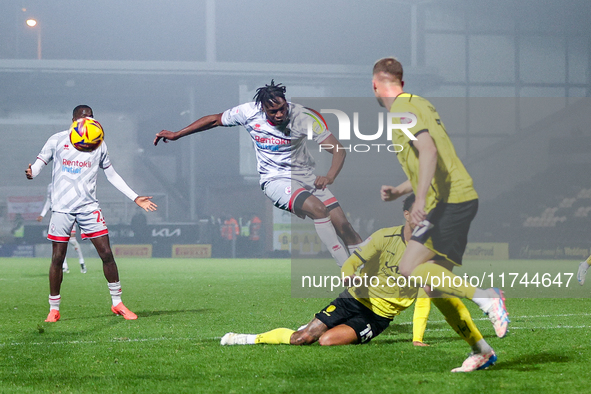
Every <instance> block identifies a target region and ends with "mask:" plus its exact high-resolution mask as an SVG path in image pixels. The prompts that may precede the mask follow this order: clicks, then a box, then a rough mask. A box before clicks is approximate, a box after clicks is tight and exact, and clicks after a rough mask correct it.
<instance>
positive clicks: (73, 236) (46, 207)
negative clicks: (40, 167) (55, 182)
mask: <svg viewBox="0 0 591 394" xmlns="http://www.w3.org/2000/svg"><path fill="white" fill-rule="evenodd" d="M51 189H52V187H51V183H50V184H49V185H47V198H46V199H45V204H44V205H43V209H42V210H41V213H40V214H39V216H38V217H37V221H38V222H41V221H42V220H43V218H44V217H45V215H46V214H47V212H48V211H49V209H50V208H51ZM70 245H72V247H73V248H74V250H75V251H76V253H78V261H79V262H80V272H82V273H83V274H85V273H86V264H84V256H83V255H82V250H81V249H80V244H79V243H78V240H77V239H76V226H74V227H72V233H71V236H70ZM62 271H64V272H65V273H70V269H69V268H68V259H67V258H66V257H64V265H63V266H62Z"/></svg>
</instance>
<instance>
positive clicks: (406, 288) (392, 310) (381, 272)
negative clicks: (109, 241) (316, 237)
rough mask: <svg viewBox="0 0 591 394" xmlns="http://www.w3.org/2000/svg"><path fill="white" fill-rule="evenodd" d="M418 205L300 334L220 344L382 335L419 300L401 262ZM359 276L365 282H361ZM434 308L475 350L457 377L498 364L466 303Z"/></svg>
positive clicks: (233, 337) (379, 240)
mask: <svg viewBox="0 0 591 394" xmlns="http://www.w3.org/2000/svg"><path fill="white" fill-rule="evenodd" d="M413 201H414V195H411V196H409V197H408V198H407V199H406V200H405V201H404V217H405V219H406V223H405V225H404V226H397V227H390V228H383V229H381V230H378V231H376V232H375V233H373V234H372V235H371V237H369V238H368V239H367V240H366V241H365V242H364V243H363V244H362V246H361V247H360V248H359V249H357V250H356V251H355V252H354V253H353V254H352V255H351V256H350V257H349V258H348V259H347V260H346V262H345V264H344V265H343V267H342V269H341V272H342V274H343V276H344V277H346V278H348V279H349V281H350V282H351V283H350V284H353V286H352V287H350V288H349V289H347V290H345V291H344V292H342V293H341V294H340V295H339V297H338V298H337V299H335V300H334V301H332V302H331V303H330V304H329V305H327V306H326V307H325V308H324V309H322V310H321V311H320V312H318V313H317V314H316V315H315V317H314V319H312V321H311V322H310V323H308V324H307V325H306V326H304V327H302V328H300V329H299V330H298V331H294V330H290V329H288V328H277V329H274V330H271V331H268V332H265V333H262V334H258V335H257V334H236V333H232V332H230V333H227V334H225V335H224V336H223V337H222V339H221V342H220V343H221V344H222V345H254V344H272V345H278V344H287V345H308V344H312V343H314V342H319V343H320V345H323V346H326V345H350V344H359V343H367V342H369V341H370V340H371V339H372V338H374V337H376V336H378V335H379V334H380V333H381V332H382V331H384V330H385V329H386V328H387V327H388V325H389V324H390V322H391V321H392V319H393V318H394V317H395V316H396V315H398V314H399V313H400V312H402V311H403V310H405V309H406V308H408V307H409V306H410V305H411V304H412V303H413V301H414V299H415V298H416V297H417V291H418V290H417V288H416V287H413V286H410V285H408V281H407V280H406V279H405V278H404V277H402V276H401V275H400V273H399V261H400V258H401V257H402V255H403V253H404V250H405V249H406V243H407V241H409V240H410V237H411V233H412V226H411V225H410V223H409V218H410V208H411V206H412V203H413ZM355 277H357V278H358V279H362V278H366V279H365V280H364V281H357V280H356V279H354V278H355ZM367 278H369V279H367ZM374 278H375V280H374ZM361 282H362V283H361ZM356 283H359V285H356ZM427 300H428V299H427ZM433 303H434V304H435V305H436V306H437V307H438V308H439V309H440V310H441V312H442V313H443V314H444V315H445V317H446V320H447V322H448V323H449V325H450V326H451V327H452V328H453V329H454V330H455V331H456V332H457V333H458V334H459V335H460V336H461V337H462V338H463V339H464V340H465V341H466V342H467V343H468V344H469V345H470V346H471V347H472V351H473V353H472V354H471V355H470V356H469V357H468V358H467V359H466V360H465V361H464V363H463V364H462V366H461V367H458V368H455V369H453V370H452V372H471V371H474V370H478V369H485V368H488V367H489V366H491V365H493V364H494V363H495V361H496V360H497V356H496V355H495V352H494V351H493V349H492V348H491V347H490V346H489V345H488V343H487V342H486V341H485V340H484V339H483V337H482V335H481V334H480V331H478V328H476V326H475V325H474V322H473V321H472V317H471V316H470V312H469V311H468V309H467V308H466V306H465V305H464V304H463V303H462V301H461V300H459V299H458V298H451V297H445V298H437V299H433Z"/></svg>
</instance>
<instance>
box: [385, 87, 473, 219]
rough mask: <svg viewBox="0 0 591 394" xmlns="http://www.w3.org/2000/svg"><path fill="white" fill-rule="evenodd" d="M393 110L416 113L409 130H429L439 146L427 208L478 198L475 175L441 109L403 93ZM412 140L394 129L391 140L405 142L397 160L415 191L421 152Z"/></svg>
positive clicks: (413, 131) (395, 101)
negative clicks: (457, 147) (460, 153)
mask: <svg viewBox="0 0 591 394" xmlns="http://www.w3.org/2000/svg"><path fill="white" fill-rule="evenodd" d="M390 112H392V113H400V112H411V113H412V114H414V115H415V116H416V117H417V124H416V125H415V126H414V127H412V128H410V129H409V131H410V132H411V133H412V134H413V135H415V136H416V135H418V134H419V133H422V132H425V131H426V132H428V133H429V135H430V136H431V138H432V139H433V142H434V143H435V146H436V147H437V168H436V170H435V175H434V177H433V180H432V181H431V187H430V188H429V191H428V192H427V199H426V204H425V211H426V212H429V211H430V210H431V209H433V207H435V205H437V203H439V202H446V203H461V202H466V201H471V200H475V199H477V198H478V194H477V193H476V190H474V186H473V183H472V178H471V177H470V174H468V171H466V168H465V167H464V165H463V164H462V162H461V161H460V159H459V158H458V155H457V153H456V150H455V148H454V146H453V144H452V143H451V140H450V139H449V136H448V135H447V131H446V130H445V126H444V125H443V122H442V121H441V118H440V117H439V113H437V110H436V109H435V107H434V106H433V105H432V104H431V103H430V102H429V101H428V100H426V99H424V98H423V97H420V96H416V95H413V94H410V93H402V94H401V95H399V96H398V97H396V99H395V100H394V103H393V104H392V107H391V108H390ZM393 122H394V123H398V124H402V123H404V122H401V121H400V119H399V118H394V119H393ZM412 142H413V141H412V140H410V138H409V137H407V136H406V135H405V134H404V133H403V132H402V131H400V130H394V131H393V132H392V143H393V144H400V145H402V146H403V149H402V151H401V152H399V153H397V156H398V161H400V164H401V165H402V169H403V170H404V172H405V173H406V176H407V177H408V179H409V180H410V182H411V184H412V188H413V190H415V191H416V190H417V184H418V179H419V155H418V151H417V149H416V148H415V147H414V146H413V144H412Z"/></svg>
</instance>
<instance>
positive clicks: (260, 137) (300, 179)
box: [154, 80, 362, 266]
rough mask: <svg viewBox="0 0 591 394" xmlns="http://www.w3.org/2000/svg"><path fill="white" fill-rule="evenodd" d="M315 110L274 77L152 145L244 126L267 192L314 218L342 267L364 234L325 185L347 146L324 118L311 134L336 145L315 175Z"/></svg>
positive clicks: (333, 175)
mask: <svg viewBox="0 0 591 394" xmlns="http://www.w3.org/2000/svg"><path fill="white" fill-rule="evenodd" d="M316 115H318V114H317V113H315V111H313V110H311V109H308V108H305V107H302V106H301V105H299V104H294V103H289V102H287V100H286V99H285V86H283V85H281V84H277V85H275V83H274V81H273V80H272V81H271V84H270V85H265V86H264V87H261V88H258V89H257V93H256V95H255V96H254V102H251V103H246V104H242V105H239V106H237V107H234V108H231V109H228V110H227V111H225V112H223V113H219V114H214V115H207V116H204V117H202V118H200V119H198V120H196V121H195V122H193V123H191V124H190V125H188V126H187V127H185V128H183V129H181V130H179V131H177V132H172V131H168V130H162V131H161V132H159V133H158V134H156V138H155V139H154V145H157V144H158V142H159V141H160V140H163V141H164V142H167V141H168V140H172V141H175V140H178V139H179V138H181V137H185V136H187V135H190V134H193V133H198V132H201V131H205V130H209V129H212V128H214V127H218V126H238V125H241V126H244V127H245V128H246V130H247V131H248V133H249V134H250V136H251V137H252V141H253V145H254V148H255V152H256V158H257V170H258V172H259V174H260V185H261V188H262V189H263V191H264V193H265V195H266V196H267V197H268V198H269V199H271V201H273V204H274V205H275V206H276V207H277V208H279V209H283V210H286V211H289V212H292V213H294V214H295V215H297V216H299V217H301V218H305V217H309V218H311V219H313V220H314V226H315V228H316V232H317V233H318V236H319V237H320V239H321V240H322V242H323V243H324V244H325V245H326V247H327V248H328V250H329V252H330V253H331V255H332V256H333V258H334V259H335V260H336V262H337V264H338V265H339V266H342V265H343V263H344V262H345V260H347V257H348V255H349V252H351V253H352V252H353V251H354V250H355V249H356V248H357V246H358V245H359V244H360V243H361V242H362V239H361V237H360V236H359V234H357V232H356V231H355V229H354V228H353V226H352V225H351V224H350V223H349V221H348V220H347V217H346V216H345V213H344V212H343V209H342V208H341V207H340V206H339V203H338V201H337V199H336V198H335V197H334V196H333V194H332V193H331V192H330V191H329V190H328V189H327V186H328V185H330V184H332V183H333V182H334V180H335V178H336V177H337V175H338V174H339V172H340V171H341V168H342V167H343V163H344V161H345V150H344V149H343V146H342V145H341V144H340V143H339V141H338V140H337V139H336V138H335V137H334V136H333V135H332V134H331V133H330V132H329V131H328V130H327V128H326V124H324V123H323V122H316V123H314V130H313V131H314V132H313V139H314V140H315V141H316V142H317V143H318V144H323V146H324V147H329V146H330V147H332V148H331V149H324V150H327V151H328V152H330V153H331V154H332V155H333V157H332V162H331V166H330V169H329V170H328V172H327V174H326V175H324V176H316V175H314V169H315V168H314V165H315V164H314V159H313V158H312V156H311V155H310V153H309V152H308V149H307V147H306V137H307V135H308V124H309V121H310V117H316V118H318V117H317V116H316ZM337 235H338V236H337ZM339 237H340V238H341V239H342V240H343V242H344V243H345V244H346V245H347V247H348V248H349V252H348V251H347V250H346V249H345V248H344V247H343V245H342V244H341V242H340V241H339Z"/></svg>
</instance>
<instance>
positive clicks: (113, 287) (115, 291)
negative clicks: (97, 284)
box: [109, 282, 121, 306]
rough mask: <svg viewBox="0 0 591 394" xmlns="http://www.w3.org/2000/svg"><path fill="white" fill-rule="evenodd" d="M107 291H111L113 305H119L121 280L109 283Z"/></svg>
mask: <svg viewBox="0 0 591 394" xmlns="http://www.w3.org/2000/svg"><path fill="white" fill-rule="evenodd" d="M109 293H111V300H112V301H113V306H117V305H119V303H120V302H121V282H114V283H109Z"/></svg>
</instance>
